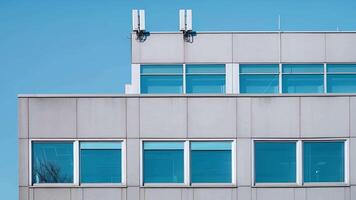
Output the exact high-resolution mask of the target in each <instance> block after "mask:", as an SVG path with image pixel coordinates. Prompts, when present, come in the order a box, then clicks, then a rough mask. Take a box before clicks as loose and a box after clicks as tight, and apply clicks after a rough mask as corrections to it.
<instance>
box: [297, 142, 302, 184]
mask: <svg viewBox="0 0 356 200" xmlns="http://www.w3.org/2000/svg"><path fill="white" fill-rule="evenodd" d="M296 153H297V163H296V164H297V184H298V185H300V186H301V185H303V142H302V141H301V140H299V141H297V152H296Z"/></svg>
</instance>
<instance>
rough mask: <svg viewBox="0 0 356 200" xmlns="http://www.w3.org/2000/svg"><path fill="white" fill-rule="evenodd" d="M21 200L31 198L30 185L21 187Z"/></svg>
mask: <svg viewBox="0 0 356 200" xmlns="http://www.w3.org/2000/svg"><path fill="white" fill-rule="evenodd" d="M19 200H29V193H28V187H19Z"/></svg>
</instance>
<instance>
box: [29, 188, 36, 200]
mask: <svg viewBox="0 0 356 200" xmlns="http://www.w3.org/2000/svg"><path fill="white" fill-rule="evenodd" d="M33 195H34V191H33V188H29V189H28V197H29V199H30V200H34V199H35V197H34V196H33Z"/></svg>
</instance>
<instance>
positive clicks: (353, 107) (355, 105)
mask: <svg viewBox="0 0 356 200" xmlns="http://www.w3.org/2000/svg"><path fill="white" fill-rule="evenodd" d="M350 122H356V97H350ZM350 129H351V130H350V135H351V137H356V123H350Z"/></svg>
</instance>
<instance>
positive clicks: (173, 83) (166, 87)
mask: <svg viewBox="0 0 356 200" xmlns="http://www.w3.org/2000/svg"><path fill="white" fill-rule="evenodd" d="M182 92H183V76H148V75H147V76H141V93H142V94H164V93H166V94H180V93H182Z"/></svg>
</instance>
